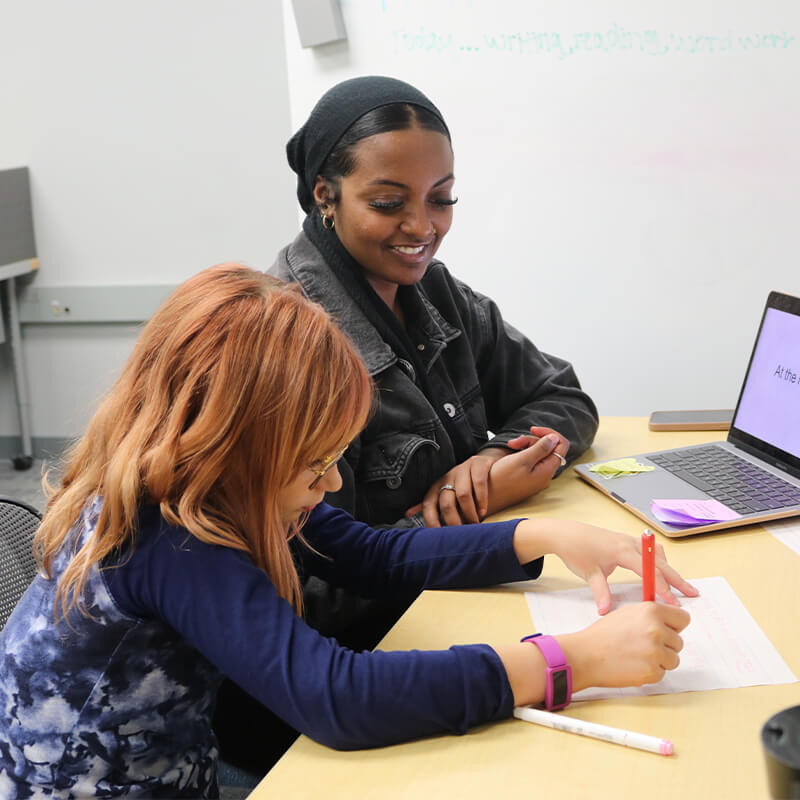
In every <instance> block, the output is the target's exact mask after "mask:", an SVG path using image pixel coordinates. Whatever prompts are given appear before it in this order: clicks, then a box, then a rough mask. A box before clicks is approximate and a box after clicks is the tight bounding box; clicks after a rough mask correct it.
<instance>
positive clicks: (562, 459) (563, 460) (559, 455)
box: [440, 451, 567, 491]
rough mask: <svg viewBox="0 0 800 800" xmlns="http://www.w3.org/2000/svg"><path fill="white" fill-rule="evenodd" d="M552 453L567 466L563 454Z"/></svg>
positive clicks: (562, 464) (563, 465)
mask: <svg viewBox="0 0 800 800" xmlns="http://www.w3.org/2000/svg"><path fill="white" fill-rule="evenodd" d="M553 455H554V456H555V457H556V458H557V459H558V460H559V461H560V462H561V466H562V467H566V466H567V459H566V458H564V456H562V455H561V453H556V452H555V451H553ZM440 491H441V490H440Z"/></svg>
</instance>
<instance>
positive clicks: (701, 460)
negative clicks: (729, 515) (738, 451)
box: [648, 445, 800, 514]
mask: <svg viewBox="0 0 800 800" xmlns="http://www.w3.org/2000/svg"><path fill="white" fill-rule="evenodd" d="M648 458H649V459H650V461H652V462H653V463H654V464H658V466H659V467H662V468H663V469H666V470H668V471H669V472H672V473H673V474H674V475H676V476H677V477H679V478H682V479H683V480H685V481H686V482H687V483H690V484H691V485H692V486H694V487H696V488H698V489H701V490H702V491H704V492H705V493H706V494H707V495H709V497H713V498H714V500H719V502H720V503H724V504H725V505H726V506H728V508H732V509H733V510H734V511H736V512H737V513H738V514H751V513H752V512H754V511H769V510H770V509H773V508H783V507H785V506H794V505H798V504H800V489H798V488H797V487H795V486H792V484H790V483H787V482H786V481H784V480H781V479H780V478H778V477H776V476H775V475H773V474H772V473H770V472H767V471H766V470H763V469H761V468H760V467H757V466H756V465H755V464H753V463H752V462H750V461H746V460H745V459H743V458H739V456H736V455H734V454H733V453H731V452H730V451H729V450H725V449H724V448H722V447H717V446H716V445H709V446H708V447H697V448H693V449H691V450H684V451H680V452H679V451H676V452H672V453H660V454H658V455H654V456H648Z"/></svg>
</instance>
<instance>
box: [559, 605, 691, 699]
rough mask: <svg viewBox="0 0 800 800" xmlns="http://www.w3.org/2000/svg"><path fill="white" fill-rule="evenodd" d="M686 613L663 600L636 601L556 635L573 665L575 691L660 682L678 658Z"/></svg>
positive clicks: (673, 666) (681, 645) (570, 663)
mask: <svg viewBox="0 0 800 800" xmlns="http://www.w3.org/2000/svg"><path fill="white" fill-rule="evenodd" d="M688 624H689V613H688V612H687V611H686V610H685V609H683V608H679V607H677V606H671V605H667V604H665V603H653V602H651V603H635V604H633V605H627V606H623V607H622V608H618V609H617V610H616V611H612V612H611V613H609V614H607V615H606V616H604V617H600V618H599V619H598V620H597V621H596V622H594V623H592V624H591V625H590V626H589V627H588V628H585V629H584V630H582V631H579V632H578V633H572V634H566V635H564V636H557V637H556V638H557V639H558V642H559V644H560V645H561V648H562V649H563V651H564V655H566V657H567V663H568V664H569V665H570V666H571V667H572V680H573V687H574V691H579V690H580V689H585V688H586V687H588V686H604V687H609V688H619V687H623V686H642V685H643V684H646V683H658V682H659V681H660V680H661V679H662V678H663V677H664V673H665V672H667V671H668V670H672V669H675V668H676V667H677V666H678V664H679V663H680V656H679V655H678V654H679V653H680V651H681V650H682V649H683V639H682V638H681V636H680V632H681V631H682V630H683V629H684V628H685V627H686V626H687V625H688Z"/></svg>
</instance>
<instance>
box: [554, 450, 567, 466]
mask: <svg viewBox="0 0 800 800" xmlns="http://www.w3.org/2000/svg"><path fill="white" fill-rule="evenodd" d="M553 455H554V456H555V457H556V458H557V459H558V460H559V461H560V462H561V466H562V467H566V466H567V459H566V458H564V456H562V455H561V453H556V452H555V451H553Z"/></svg>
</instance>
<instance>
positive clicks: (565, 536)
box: [514, 519, 698, 614]
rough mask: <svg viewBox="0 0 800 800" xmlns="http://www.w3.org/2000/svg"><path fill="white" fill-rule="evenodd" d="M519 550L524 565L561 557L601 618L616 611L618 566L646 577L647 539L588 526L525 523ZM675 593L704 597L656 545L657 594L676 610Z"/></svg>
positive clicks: (516, 546) (520, 531)
mask: <svg viewBox="0 0 800 800" xmlns="http://www.w3.org/2000/svg"><path fill="white" fill-rule="evenodd" d="M517 537H520V538H519V540H518V538H517ZM514 549H515V551H516V552H517V556H518V558H519V559H520V562H521V563H523V564H524V563H527V562H528V561H532V560H533V558H536V557H538V556H540V555H544V554H545V553H553V554H554V555H557V556H558V557H559V558H560V559H561V560H562V561H563V562H564V564H565V565H566V566H567V567H568V568H569V569H570V570H571V571H572V572H574V573H575V575H577V576H578V577H579V578H582V579H583V580H585V581H586V583H587V584H588V585H589V588H590V589H591V590H592V594H593V595H594V599H595V602H596V603H597V610H598V612H599V613H600V614H606V613H608V611H609V610H610V609H611V590H610V589H609V586H608V576H609V575H610V574H611V573H612V572H613V571H614V570H615V569H616V568H617V567H623V568H625V569H629V570H631V571H632V572H635V573H636V574H637V575H641V574H642V543H641V539H637V538H636V537H634V536H628V535H627V534H624V533H618V532H616V531H610V530H607V529H605V528H598V527H596V526H594V525H586V524H585V523H582V522H572V521H569V520H560V519H559V520H553V519H550V520H545V519H528V520H524V521H523V522H521V523H520V524H519V525H518V526H517V529H516V531H515V534H514ZM673 588H674V589H677V590H678V591H680V592H681V593H682V594H684V595H685V596H687V597H695V596H697V594H698V591H697V589H695V588H694V586H692V585H691V584H690V583H688V582H687V581H685V580H684V579H683V578H682V577H681V576H680V575H679V574H678V572H677V571H676V570H675V569H673V568H672V567H671V566H670V565H669V564H668V563H667V557H666V555H665V554H664V548H663V547H662V546H661V545H660V544H656V594H657V595H658V596H659V597H660V598H661V599H662V600H664V602H666V603H669V604H670V605H679V603H678V600H677V598H676V597H675V595H674V594H673V593H672V589H673Z"/></svg>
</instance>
